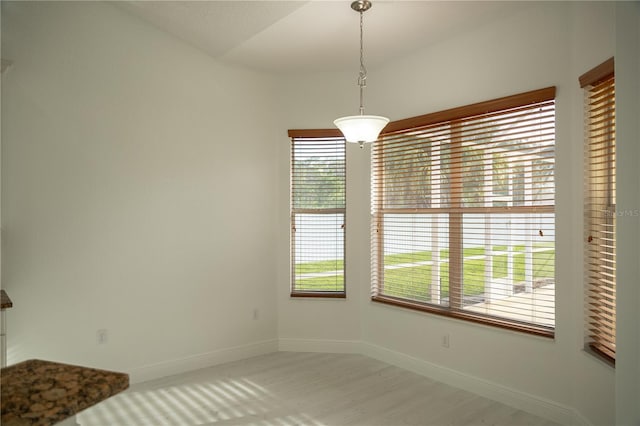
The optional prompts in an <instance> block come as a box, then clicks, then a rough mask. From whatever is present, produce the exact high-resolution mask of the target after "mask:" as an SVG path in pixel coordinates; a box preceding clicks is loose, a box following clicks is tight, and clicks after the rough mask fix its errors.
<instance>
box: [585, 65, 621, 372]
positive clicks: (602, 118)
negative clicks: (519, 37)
mask: <svg viewBox="0 0 640 426" xmlns="http://www.w3.org/2000/svg"><path fill="white" fill-rule="evenodd" d="M579 81H580V86H581V87H583V88H584V99H585V102H584V106H585V112H584V114H585V208H584V212H585V221H584V226H585V239H586V241H585V252H584V259H585V278H586V281H587V282H586V316H587V318H586V330H585V334H586V346H587V348H588V349H589V350H591V351H595V352H596V353H598V354H599V355H601V356H603V357H604V358H605V359H607V360H608V361H611V362H613V363H615V357H616V132H615V118H616V113H615V111H616V108H615V77H614V63H613V58H611V59H609V60H607V61H605V62H604V63H602V64H600V65H599V66H597V67H596V68H594V69H592V70H590V71H588V72H587V73H585V74H583V75H582V76H581V77H580V79H579Z"/></svg>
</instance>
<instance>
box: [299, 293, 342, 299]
mask: <svg viewBox="0 0 640 426" xmlns="http://www.w3.org/2000/svg"><path fill="white" fill-rule="evenodd" d="M290 296H291V297H305V298H314V297H315V298H324V299H346V298H347V294H346V293H345V292H338V291H335V292H329V291H325V292H321V291H307V292H305V291H295V292H292V293H291V294H290Z"/></svg>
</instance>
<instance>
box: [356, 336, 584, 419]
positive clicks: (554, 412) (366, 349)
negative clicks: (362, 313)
mask: <svg viewBox="0 0 640 426" xmlns="http://www.w3.org/2000/svg"><path fill="white" fill-rule="evenodd" d="M361 347H362V349H363V351H362V354H363V355H366V356H369V357H371V358H374V359H377V360H380V361H383V362H386V363H388V364H392V365H395V366H396V367H400V368H404V369H406V370H409V371H413V372H414V373H417V374H420V375H422V376H426V377H429V378H430V379H433V380H437V381H439V382H442V383H446V384H448V385H451V386H454V387H457V388H460V389H464V390H466V391H469V392H473V393H476V394H479V395H482V396H484V397H487V398H489V399H492V400H494V401H498V402H501V403H503V404H506V405H509V406H511V407H514V408H518V409H520V410H523V411H526V412H528V413H531V414H535V415H537V416H540V417H543V418H546V419H549V420H553V421H555V422H558V423H560V424H563V425H576V424H581V425H588V423H584V420H585V419H584V417H582V416H580V415H579V414H578V413H577V412H576V410H575V409H573V408H571V407H567V406H564V405H562V404H558V403H557V402H554V401H550V400H548V399H545V398H541V397H539V396H536V395H531V394H528V393H526V392H522V391H519V390H517V389H513V388H509V387H506V386H503V385H500V384H497V383H493V382H491V381H488V380H485V379H481V378H479V377H475V376H471V375H468V374H464V373H461V372H459V371H456V370H452V369H449V368H446V367H442V366H440V365H436V364H433V363H430V362H428V361H424V360H422V359H419V358H415V357H412V356H409V355H406V354H403V353H401V352H396V351H393V350H390V349H387V348H384V347H382V346H378V345H374V344H372V343H368V342H362V343H361Z"/></svg>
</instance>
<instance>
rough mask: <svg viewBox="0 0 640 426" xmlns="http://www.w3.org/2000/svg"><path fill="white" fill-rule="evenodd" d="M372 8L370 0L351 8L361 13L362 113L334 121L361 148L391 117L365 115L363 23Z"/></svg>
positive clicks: (360, 77) (359, 76) (360, 82)
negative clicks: (365, 13)
mask: <svg viewBox="0 0 640 426" xmlns="http://www.w3.org/2000/svg"><path fill="white" fill-rule="evenodd" d="M370 8H371V2H370V1H369V0H356V1H354V2H353V3H351V9H353V10H355V11H356V12H358V13H360V73H359V74H358V86H360V115H351V116H347V117H341V118H338V119H337V120H335V121H334V122H333V124H335V125H336V127H337V128H338V129H340V131H341V132H342V134H343V135H344V137H345V139H346V141H347V142H357V143H359V144H360V148H362V147H363V145H364V143H365V142H374V141H375V140H376V139H378V135H380V132H381V131H382V129H383V128H384V126H386V125H387V123H388V122H389V119H388V118H386V117H380V116H378V115H364V98H363V90H364V88H365V87H366V85H367V69H366V68H365V66H364V49H363V42H362V38H363V37H362V35H363V25H362V15H363V14H364V12H366V11H367V10H369V9H370Z"/></svg>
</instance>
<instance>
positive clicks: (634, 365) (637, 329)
mask: <svg viewBox="0 0 640 426" xmlns="http://www.w3.org/2000/svg"><path fill="white" fill-rule="evenodd" d="M615 66H616V148H617V152H616V160H617V163H616V166H617V180H616V184H617V191H618V192H617V206H616V209H617V211H618V212H619V213H621V214H622V215H621V216H619V220H618V222H617V225H618V231H617V236H616V238H617V240H616V242H617V244H618V245H617V247H616V249H617V252H616V261H617V264H616V265H617V269H616V273H617V276H616V280H617V281H616V282H617V287H616V290H617V293H616V295H617V306H616V309H617V311H616V314H617V318H619V320H618V322H617V330H616V331H617V335H616V339H617V341H616V423H617V424H619V425H629V426H631V425H639V424H640V313H639V312H638V307H639V306H640V279H639V278H638V277H640V262H639V260H640V259H639V255H638V253H640V244H639V243H640V173H638V164H640V149H639V148H638V142H639V141H640V113H639V111H640V83H639V82H638V76H640V3H638V2H629V3H623V2H620V3H618V4H617V7H616V61H615Z"/></svg>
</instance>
